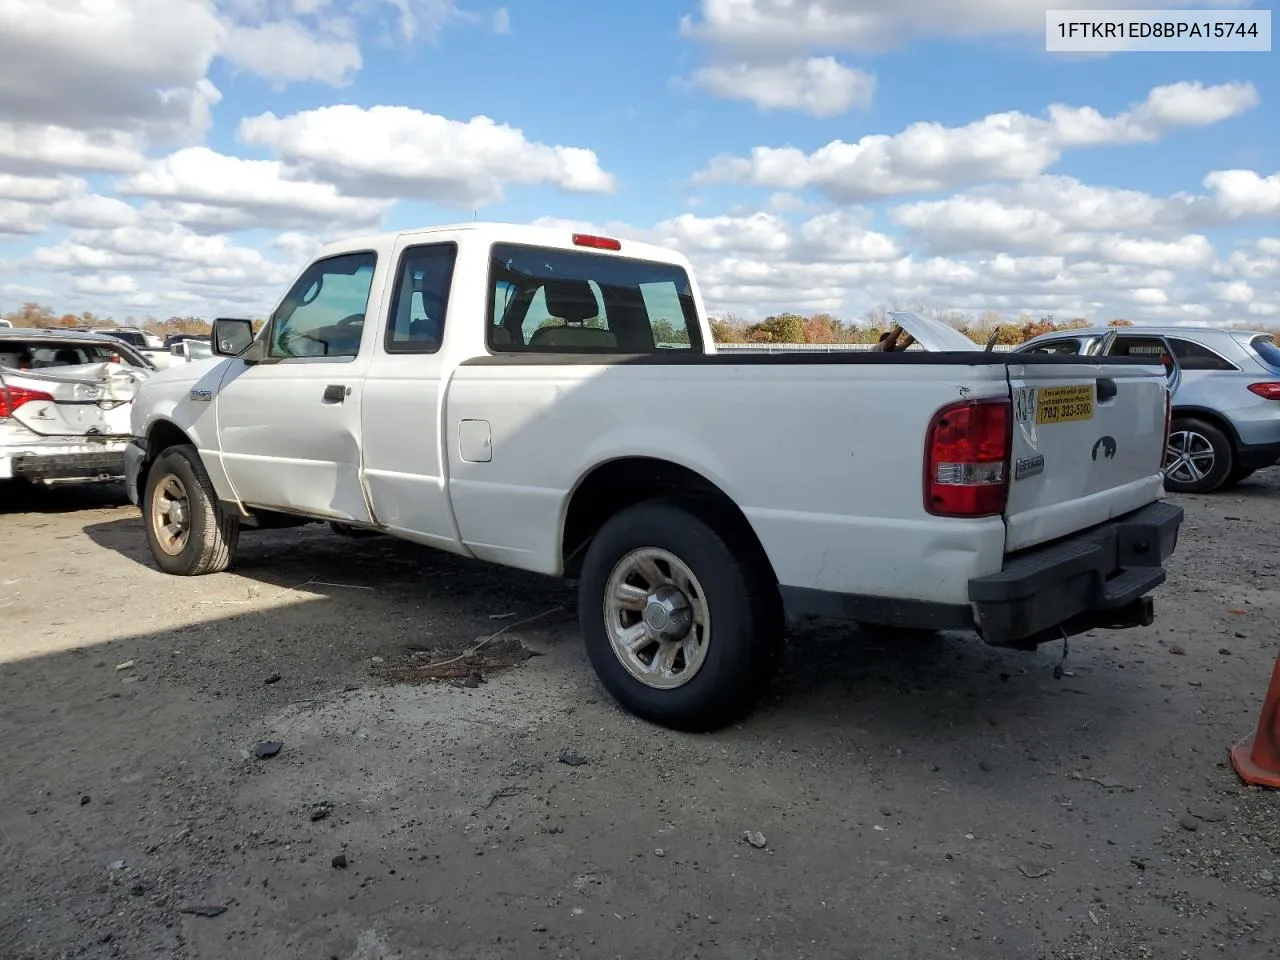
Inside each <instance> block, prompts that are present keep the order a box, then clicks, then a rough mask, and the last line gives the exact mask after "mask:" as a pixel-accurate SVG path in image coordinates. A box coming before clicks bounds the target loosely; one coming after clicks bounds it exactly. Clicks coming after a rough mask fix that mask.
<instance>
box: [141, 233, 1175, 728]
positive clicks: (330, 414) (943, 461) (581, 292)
mask: <svg viewBox="0 0 1280 960" xmlns="http://www.w3.org/2000/svg"><path fill="white" fill-rule="evenodd" d="M963 345H964V344H963V342H962V343H961V344H960V346H963ZM213 348H214V351H215V356H214V357H212V358H210V359H207V360H196V361H194V362H192V363H188V364H182V365H179V366H177V367H174V368H171V369H169V370H165V371H161V372H159V373H157V374H155V375H153V376H152V377H151V378H150V379H149V380H148V381H147V383H145V384H144V385H143V386H142V388H141V389H140V392H139V394H138V397H137V400H136V402H135V405H134V410H133V426H132V432H133V434H134V439H133V441H132V443H131V445H130V447H129V448H128V451H127V453H126V461H127V484H128V489H129V494H130V497H131V498H132V500H133V501H134V502H135V503H137V504H139V505H140V506H141V508H142V512H143V516H144V519H145V530H146V537H147V541H148V543H149V545H150V548H151V552H152V554H153V556H154V557H155V559H156V562H157V563H158V564H159V566H160V567H161V568H162V569H164V570H166V571H168V572H170V573H174V574H183V575H193V574H205V573H211V572H214V571H218V570H222V569H224V568H226V567H227V565H228V564H229V563H231V561H232V560H233V559H234V556H235V551H236V546H237V543H238V539H239V536H240V532H241V529H242V528H244V527H261V526H272V525H279V524H280V523H282V522H283V523H288V522H296V520H297V519H298V518H301V519H303V520H306V519H311V520H321V521H330V522H332V523H335V524H337V525H340V526H342V527H344V528H347V529H362V530H372V531H380V532H383V533H387V534H391V535H393V536H397V537H402V538H404V539H406V540H411V541H415V542H417V543H420V544H425V545H427V546H431V547H436V548H439V549H442V550H448V551H451V552H453V553H457V554H461V555H464V556H468V557H477V558H480V559H482V560H488V561H491V562H494V563H499V564H504V565H507V566H512V567H518V568H521V569H524V570H531V571H536V572H539V573H544V574H550V575H553V576H565V577H571V578H574V579H577V581H578V592H579V617H580V620H581V624H582V629H583V633H584V635H585V639H586V643H587V650H588V653H589V655H590V659H591V662H592V664H593V666H594V668H595V670H596V672H597V674H598V675H599V677H600V678H601V681H602V682H603V683H604V685H605V686H606V687H607V689H608V690H609V691H610V692H611V693H612V694H613V695H614V696H615V697H616V698H617V699H618V700H619V701H620V702H621V703H622V704H624V705H625V706H626V707H627V708H629V709H630V710H632V711H633V712H635V713H636V714H638V715H640V716H642V717H644V718H647V719H649V720H652V721H655V722H658V723H662V724H665V725H668V726H673V727H678V728H683V729H712V728H715V727H718V726H722V725H724V724H726V723H728V722H731V721H732V720H734V719H735V718H737V717H740V716H741V715H742V714H743V713H745V712H746V711H747V710H748V709H749V708H750V706H751V705H752V704H753V703H754V702H755V700H756V699H757V697H758V696H759V694H760V693H761V691H762V689H763V687H764V685H765V684H766V683H767V681H768V679H769V678H770V676H771V674H772V672H773V670H774V668H775V665H776V663H777V657H778V652H779V647H780V644H781V640H782V635H783V632H784V629H785V622H784V621H785V618H786V617H787V616H800V615H807V614H818V615H835V616H840V617H847V618H851V619H854V620H859V621H864V622H869V623H875V624H884V625H896V626H905V627H914V628H924V629H948V628H965V629H973V630H976V631H978V632H979V633H980V634H981V635H982V636H983V637H984V638H985V639H986V641H987V642H989V643H992V644H996V645H1002V646H1012V647H1021V648H1034V647H1035V646H1036V645H1037V644H1038V643H1041V642H1044V641H1046V640H1049V639H1053V638H1056V637H1062V636H1065V635H1067V634H1069V633H1074V632H1078V631H1081V630H1086V629H1091V628H1094V627H1099V626H1101V627H1111V628H1120V627H1128V626H1135V625H1140V624H1148V623H1150V622H1151V619H1152V616H1153V608H1152V602H1151V599H1150V596H1149V593H1150V591H1151V590H1152V589H1153V588H1155V587H1156V586H1158V585H1159V584H1160V583H1162V582H1163V581H1164V578H1165V572H1164V569H1163V566H1162V564H1163V561H1164V560H1165V559H1166V558H1167V557H1168V556H1169V555H1170V553H1171V552H1172V551H1173V549H1174V546H1175V544H1176V540H1177V534H1178V528H1179V525H1180V523H1181V520H1182V510H1181V508H1179V507H1177V506H1175V505H1172V504H1169V503H1166V502H1164V500H1163V497H1164V493H1163V486H1162V476H1161V464H1162V459H1163V456H1164V437H1165V436H1166V434H1167V420H1168V416H1169V399H1168V397H1169V392H1168V388H1167V385H1166V382H1165V376H1164V370H1163V368H1161V367H1160V366H1159V364H1155V363H1149V362H1144V361H1143V360H1141V359H1137V360H1135V359H1112V358H1098V357H1057V356H1037V355H1022V354H1002V353H984V352H981V351H978V350H976V349H972V350H970V349H944V350H942V351H934V352H930V351H908V352H901V353H842V354H818V355H812V354H790V355H786V354H783V355H767V354H765V355H748V356H744V355H741V354H736V355H735V354H718V353H717V352H716V349H715V344H714V342H713V340H712V336H711V331H710V328H709V326H708V323H707V319H706V316H705V314H704V312H703V305H702V298H701V295H700V293H699V291H698V286H697V283H696V281H695V279H694V277H693V274H692V271H691V269H690V266H689V263H688V261H687V260H686V259H685V258H684V257H683V256H681V255H680V254H678V253H675V252H673V251H671V250H667V249H662V248H659V247H656V246H649V245H646V244H642V243H635V242H631V241H621V242H620V241H618V240H614V239H610V238H605V237H597V236H588V235H582V234H570V233H569V232H567V231H566V232H560V231H558V230H552V229H545V228H533V227H518V226H507V225H498V224H466V225H460V226H448V227H439V228H432V229H422V230H407V231H402V232H398V233H391V234H385V235H379V236H372V237H366V238H361V239H356V240H351V241H346V242H343V243H339V244H336V245H333V246H330V247H329V248H327V249H326V250H324V251H323V252H322V253H321V254H320V255H319V256H318V257H317V259H315V260H314V261H313V262H312V263H311V264H310V265H308V266H307V267H306V268H305V269H304V270H303V271H302V273H301V275H300V276H299V277H298V279H297V281H296V282H295V283H294V284H293V286H292V287H291V288H290V289H289V291H288V292H287V293H286V295H285V296H284V298H283V299H282V300H281V301H280V304H279V306H278V307H277V308H276V309H275V311H274V313H273V314H272V316H271V317H270V319H269V320H268V322H267V323H266V325H265V326H264V327H263V329H262V331H261V332H260V333H259V334H258V335H257V336H255V335H254V334H253V332H252V327H251V325H250V323H249V322H248V321H243V320H218V321H216V323H215V324H214V335H213Z"/></svg>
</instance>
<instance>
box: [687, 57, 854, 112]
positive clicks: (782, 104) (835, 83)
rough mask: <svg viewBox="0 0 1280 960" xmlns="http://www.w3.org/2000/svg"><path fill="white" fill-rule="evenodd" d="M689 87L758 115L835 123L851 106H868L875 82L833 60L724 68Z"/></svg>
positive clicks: (711, 69) (707, 70)
mask: <svg viewBox="0 0 1280 960" xmlns="http://www.w3.org/2000/svg"><path fill="white" fill-rule="evenodd" d="M692 79H693V82H694V83H695V84H696V85H697V86H699V87H701V88H702V89H704V90H706V91H707V92H708V93H710V94H712V95H713V96H716V97H720V98H722V99H726V100H747V101H749V102H751V103H754V104H755V105H756V106H758V107H760V108H761V109H762V110H798V111H800V112H802V113H807V114H809V115H810V116H814V117H834V116H836V115H838V114H841V113H844V112H846V111H847V110H849V109H850V108H851V107H853V106H855V105H856V106H862V107H866V106H870V104H871V101H872V98H873V97H874V96H875V89H876V80H875V77H873V76H871V75H870V74H868V73H865V72H864V71H862V70H856V69H854V68H853V67H848V66H845V65H844V64H842V63H840V62H839V61H838V60H836V58H835V57H809V58H807V59H805V58H795V59H792V60H786V61H782V62H780V63H766V64H761V65H758V64H752V63H741V62H739V63H734V62H728V63H723V64H715V65H712V66H708V67H703V68H702V69H700V70H697V71H695V72H694V74H693V78H692Z"/></svg>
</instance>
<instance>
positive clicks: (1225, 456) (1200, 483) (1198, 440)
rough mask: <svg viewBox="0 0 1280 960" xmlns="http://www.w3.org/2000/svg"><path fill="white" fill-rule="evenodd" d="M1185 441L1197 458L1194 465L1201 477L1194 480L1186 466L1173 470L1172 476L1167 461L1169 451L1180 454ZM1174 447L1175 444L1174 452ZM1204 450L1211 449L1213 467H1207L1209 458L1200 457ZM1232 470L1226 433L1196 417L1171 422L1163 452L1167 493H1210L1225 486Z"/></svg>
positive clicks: (1233, 454)
mask: <svg viewBox="0 0 1280 960" xmlns="http://www.w3.org/2000/svg"><path fill="white" fill-rule="evenodd" d="M1185 442H1189V443H1190V447H1189V448H1188V449H1190V450H1191V452H1193V453H1197V454H1198V455H1200V459H1199V460H1198V463H1197V465H1198V467H1199V468H1201V470H1202V472H1203V476H1201V477H1200V478H1199V479H1194V477H1193V476H1192V474H1191V473H1190V472H1189V471H1188V470H1187V469H1186V468H1185V467H1183V468H1177V469H1173V470H1172V473H1173V474H1174V475H1173V476H1171V475H1170V472H1171V471H1170V467H1171V466H1172V464H1170V463H1169V462H1168V454H1169V452H1183V447H1184V443H1185ZM1175 444H1177V450H1176V451H1175ZM1207 450H1211V451H1212V454H1213V462H1212V466H1209V465H1208V458H1207V457H1204V456H1203V453H1204V452H1205V451H1207ZM1234 470H1235V450H1234V449H1233V448H1232V446H1231V440H1230V439H1229V438H1228V437H1227V435H1226V434H1225V433H1223V432H1222V431H1221V430H1219V429H1218V428H1217V427H1215V426H1214V425H1213V424H1212V423H1209V422H1208V421H1207V420H1200V419H1198V418H1196V417H1177V418H1175V419H1174V421H1173V425H1172V426H1171V427H1170V428H1169V440H1168V447H1167V452H1166V463H1165V475H1164V487H1165V489H1166V490H1170V491H1172V492H1174V493H1213V492H1214V491H1215V490H1219V489H1221V488H1222V487H1223V486H1225V485H1226V483H1227V482H1228V479H1229V478H1230V477H1231V474H1232V472H1233V471H1234Z"/></svg>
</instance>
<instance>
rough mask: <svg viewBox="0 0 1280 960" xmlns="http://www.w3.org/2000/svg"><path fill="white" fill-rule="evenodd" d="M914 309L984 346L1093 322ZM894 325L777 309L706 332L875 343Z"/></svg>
mask: <svg viewBox="0 0 1280 960" xmlns="http://www.w3.org/2000/svg"><path fill="white" fill-rule="evenodd" d="M914 312H916V313H920V314H922V315H924V316H928V317H930V318H932V319H935V320H941V321H942V322H944V323H947V324H949V325H950V326H952V327H954V328H955V329H957V330H959V331H960V332H961V333H963V334H964V335H965V336H967V337H968V338H969V339H970V340H972V341H974V343H978V344H984V345H985V344H986V342H987V341H988V340H990V339H991V336H992V335H993V334H995V336H996V343H1000V344H1008V345H1010V346H1013V345H1015V344H1019V343H1023V342H1024V341H1027V340H1030V339H1031V338H1032V337H1038V336H1040V335H1041V334H1042V333H1053V332H1054V331H1057V330H1080V329H1083V328H1085V327H1091V326H1093V323H1092V322H1090V321H1089V320H1086V319H1085V318H1083V317H1074V318H1072V319H1068V320H1058V319H1056V318H1055V317H1054V316H1053V315H1052V314H1050V315H1048V316H1043V317H1038V318H1037V317H1033V316H1031V315H1030V314H1025V313H1024V314H1022V315H1021V316H1018V317H1016V318H1014V319H1012V320H1010V319H1006V318H1005V317H1004V316H1003V315H1002V314H1000V313H999V312H997V311H994V310H988V311H987V312H986V313H983V314H981V315H980V316H978V317H976V318H975V317H972V316H970V315H969V314H966V313H959V312H954V311H952V312H948V311H940V310H936V309H929V308H927V307H926V308H923V309H916V310H915V311H914ZM1107 325H1108V326H1111V327H1131V326H1133V322H1132V321H1130V320H1125V319H1123V318H1117V319H1114V320H1111V321H1110V322H1109V323H1108V324H1107ZM892 328H893V319H892V318H891V317H890V316H889V310H888V309H887V308H879V309H877V310H871V311H868V313H867V314H866V315H865V316H864V317H863V318H862V319H861V320H855V321H851V322H847V321H844V320H841V319H840V318H838V317H835V316H832V315H831V314H829V313H815V314H813V315H811V316H808V317H804V316H801V315H800V314H797V313H780V314H776V315H774V316H770V317H765V318H764V319H763V320H759V321H755V322H748V321H744V320H739V319H738V318H737V317H734V316H733V315H732V314H726V315H724V316H722V317H712V318H711V331H712V334H713V335H714V336H715V339H716V342H717V343H831V344H841V343H875V342H876V341H877V340H879V339H880V336H881V334H883V333H884V332H885V331H887V330H891V329H892Z"/></svg>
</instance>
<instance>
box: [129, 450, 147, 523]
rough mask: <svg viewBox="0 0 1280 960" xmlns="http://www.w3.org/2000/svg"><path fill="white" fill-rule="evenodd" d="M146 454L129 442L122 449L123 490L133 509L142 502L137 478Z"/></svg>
mask: <svg viewBox="0 0 1280 960" xmlns="http://www.w3.org/2000/svg"><path fill="white" fill-rule="evenodd" d="M146 457H147V452H146V451H145V450H144V449H142V447H141V446H140V445H139V444H138V443H137V441H134V440H131V441H129V443H128V444H126V445H125V448H124V455H123V458H124V489H125V492H126V493H128V495H129V502H130V503H132V504H133V505H134V506H135V507H136V506H138V505H139V504H140V503H141V502H142V491H141V490H139V489H138V477H139V475H140V473H141V470H142V462H143V461H144V460H145V459H146Z"/></svg>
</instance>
